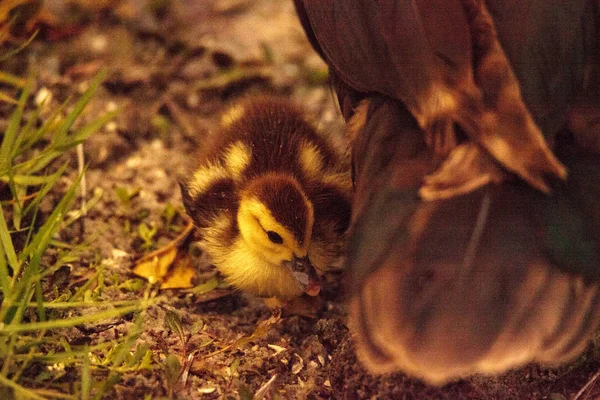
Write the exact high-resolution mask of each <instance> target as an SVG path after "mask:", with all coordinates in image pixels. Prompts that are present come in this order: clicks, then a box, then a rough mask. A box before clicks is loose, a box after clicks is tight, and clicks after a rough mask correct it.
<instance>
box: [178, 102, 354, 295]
mask: <svg viewBox="0 0 600 400" xmlns="http://www.w3.org/2000/svg"><path fill="white" fill-rule="evenodd" d="M194 163H195V169H194V172H193V173H192V174H191V176H190V177H189V179H186V180H184V181H183V182H181V185H180V186H181V190H182V198H183V203H184V206H185V209H186V211H187V213H188V214H189V215H190V217H191V218H192V220H193V221H194V223H195V225H196V227H197V229H198V231H199V234H200V236H201V237H202V240H203V242H204V246H205V250H206V252H207V253H208V255H209V256H210V257H211V258H212V261H213V263H214V265H215V266H216V268H217V269H218V270H219V271H220V272H221V273H222V274H223V276H224V277H225V279H226V281H227V282H228V283H229V284H231V285H232V286H234V287H236V288H238V289H240V290H243V291H245V292H248V293H251V294H253V295H256V296H259V297H275V298H278V299H282V300H289V299H293V298H295V297H297V296H300V295H302V294H303V293H306V294H308V295H310V296H316V295H318V293H319V291H320V287H321V286H320V277H319V275H320V274H322V273H323V271H325V270H326V269H328V268H329V267H330V266H332V265H334V264H336V263H337V262H339V261H340V260H341V256H342V252H343V250H344V247H345V246H344V240H345V237H346V235H345V233H346V230H347V227H348V225H349V222H350V213H351V207H350V193H351V178H350V172H349V163H348V162H347V161H346V159H345V158H344V157H343V156H342V155H341V153H340V152H338V151H337V150H336V149H335V148H334V147H333V146H332V145H331V144H330V143H329V142H328V141H327V140H326V139H325V138H324V137H322V136H320V135H319V134H318V133H317V131H316V130H315V129H314V128H313V127H312V126H311V124H310V123H309V122H308V121H307V119H306V118H305V116H304V115H303V113H302V112H301V111H300V109H299V108H297V107H296V106H295V105H294V104H292V103H291V102H290V101H288V100H285V99H279V98H270V97H260V98H254V99H250V100H246V101H244V102H241V103H240V104H238V105H236V106H234V107H233V108H232V109H231V110H230V111H229V112H228V113H227V114H225V116H224V118H223V124H222V128H221V129H220V130H219V131H218V132H217V133H216V135H213V136H212V137H211V138H210V140H209V143H208V144H207V145H206V146H205V147H204V148H203V149H202V150H201V151H200V152H199V154H198V156H197V158H196V159H195V160H194Z"/></svg>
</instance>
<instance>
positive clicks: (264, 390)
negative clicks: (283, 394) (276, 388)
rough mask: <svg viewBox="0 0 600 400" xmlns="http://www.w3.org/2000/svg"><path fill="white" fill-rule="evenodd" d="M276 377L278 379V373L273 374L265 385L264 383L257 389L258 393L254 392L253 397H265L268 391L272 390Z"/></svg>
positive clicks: (258, 398)
mask: <svg viewBox="0 0 600 400" xmlns="http://www.w3.org/2000/svg"><path fill="white" fill-rule="evenodd" d="M276 379H277V374H275V375H273V376H272V377H271V379H269V380H268V381H267V382H266V383H265V384H264V385H262V386H261V387H260V388H259V389H258V390H257V391H256V393H254V396H253V397H252V400H261V399H262V398H264V397H265V395H266V394H267V392H268V391H269V390H271V387H272V386H273V383H274V382H275V380H276Z"/></svg>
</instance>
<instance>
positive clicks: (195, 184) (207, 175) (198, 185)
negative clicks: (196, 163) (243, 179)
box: [189, 164, 229, 198]
mask: <svg viewBox="0 0 600 400" xmlns="http://www.w3.org/2000/svg"><path fill="white" fill-rule="evenodd" d="M226 178H229V174H228V173H227V170H226V169H225V168H224V167H222V166H220V165H216V164H207V165H203V166H202V167H200V168H199V169H197V170H196V172H194V176H193V177H192V180H191V181H190V184H189V194H190V196H191V197H192V198H195V197H197V196H198V195H200V194H202V193H203V192H204V191H205V190H206V189H208V187H209V186H210V185H211V184H212V183H213V182H215V181H217V180H219V179H226Z"/></svg>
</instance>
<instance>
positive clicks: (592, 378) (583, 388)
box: [573, 370, 600, 400]
mask: <svg viewBox="0 0 600 400" xmlns="http://www.w3.org/2000/svg"><path fill="white" fill-rule="evenodd" d="M599 376H600V370H598V372H596V373H595V374H594V376H592V377H591V378H590V380H589V381H587V383H586V384H585V385H584V386H583V387H582V388H581V390H579V392H577V394H576V395H575V397H573V400H578V399H579V398H580V397H581V396H583V394H584V393H585V391H586V390H588V388H590V386H592V385H593V384H594V383H596V379H598V377H599ZM588 394H589V393H588Z"/></svg>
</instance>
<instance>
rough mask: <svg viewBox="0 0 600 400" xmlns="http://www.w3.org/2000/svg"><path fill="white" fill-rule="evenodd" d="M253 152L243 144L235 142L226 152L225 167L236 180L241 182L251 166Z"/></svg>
mask: <svg viewBox="0 0 600 400" xmlns="http://www.w3.org/2000/svg"><path fill="white" fill-rule="evenodd" d="M251 157H252V150H251V149H250V147H248V146H247V145H246V144H244V143H242V142H235V143H234V144H232V145H231V146H229V148H228V149H227V150H226V152H225V167H226V168H227V171H229V173H230V174H231V177H232V178H233V179H234V180H239V179H240V178H241V176H242V174H243V173H244V171H245V170H246V168H247V167H248V165H249V164H250V158H251Z"/></svg>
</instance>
